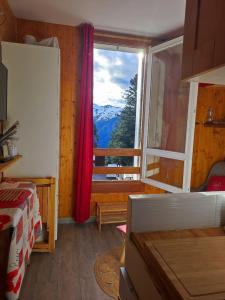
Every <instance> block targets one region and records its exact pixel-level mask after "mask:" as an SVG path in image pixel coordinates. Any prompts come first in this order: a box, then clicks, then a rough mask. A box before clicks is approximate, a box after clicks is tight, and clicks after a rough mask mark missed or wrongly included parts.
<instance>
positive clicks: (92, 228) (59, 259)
mask: <svg viewBox="0 0 225 300" xmlns="http://www.w3.org/2000/svg"><path fill="white" fill-rule="evenodd" d="M121 244H122V238H121V235H120V234H119V232H118V231H117V230H116V226H115V225H104V226H102V231H101V232H99V231H98V229H97V226H96V224H95V223H89V224H85V225H74V224H61V225H59V233H58V241H57V242H56V250H55V252H54V254H45V253H33V254H32V256H31V265H30V267H28V269H27V272H26V275H25V278H24V282H23V286H22V290H21V295H20V298H19V300H62V299H66V300H111V299H112V298H110V297H109V296H107V295H106V294H104V292H103V291H102V290H101V289H100V288H99V286H98V284H97V283H96V281H95V276H94V263H95V259H96V257H97V255H98V254H100V253H103V252H105V251H107V250H109V249H112V248H113V247H116V246H119V245H121Z"/></svg>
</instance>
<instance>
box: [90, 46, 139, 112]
mask: <svg viewBox="0 0 225 300" xmlns="http://www.w3.org/2000/svg"><path fill="white" fill-rule="evenodd" d="M94 63H95V68H94V103H95V104H98V105H107V104H110V105H113V106H120V107H123V106H124V101H123V99H122V96H123V93H124V89H125V88H127V87H128V85H129V80H130V78H131V77H132V76H133V75H134V74H135V73H136V72H137V65H135V64H132V63H131V61H130V60H129V61H127V56H126V53H124V52H123V54H121V53H119V52H114V53H112V51H107V50H99V49H94ZM132 74H133V75H132ZM126 81H128V83H124V82H126Z"/></svg>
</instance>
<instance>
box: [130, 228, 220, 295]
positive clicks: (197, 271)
mask: <svg viewBox="0 0 225 300" xmlns="http://www.w3.org/2000/svg"><path fill="white" fill-rule="evenodd" d="M131 238H132V240H133V241H134V243H135V245H136V246H137V248H138V250H139V252H140V253H141V255H142V256H143V258H144V260H145V263H146V264H147V266H148V269H149V272H150V273H151V276H152V278H153V281H154V282H155V283H156V286H157V287H158V288H159V289H160V291H161V294H162V295H163V299H164V298H165V299H171V300H177V299H179V300H183V299H185V300H193V299H195V300H222V299H225V232H224V230H223V228H208V229H192V230H182V231H167V232H155V233H135V234H132V237H131Z"/></svg>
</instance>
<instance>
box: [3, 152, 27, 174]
mask: <svg viewBox="0 0 225 300" xmlns="http://www.w3.org/2000/svg"><path fill="white" fill-rule="evenodd" d="M21 158H22V155H16V156H15V157H13V158H12V159H10V160H8V161H6V162H3V163H0V172H3V171H5V170H6V169H8V168H9V167H11V166H12V165H13V164H14V163H15V162H17V161H18V160H19V159H21Z"/></svg>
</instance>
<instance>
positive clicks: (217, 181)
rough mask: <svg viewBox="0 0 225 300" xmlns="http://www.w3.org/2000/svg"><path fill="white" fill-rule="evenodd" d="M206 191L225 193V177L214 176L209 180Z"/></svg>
mask: <svg viewBox="0 0 225 300" xmlns="http://www.w3.org/2000/svg"><path fill="white" fill-rule="evenodd" d="M206 191H208V192H210V191H225V176H212V177H211V178H210V179H209V182H208V185H207V188H206Z"/></svg>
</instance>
